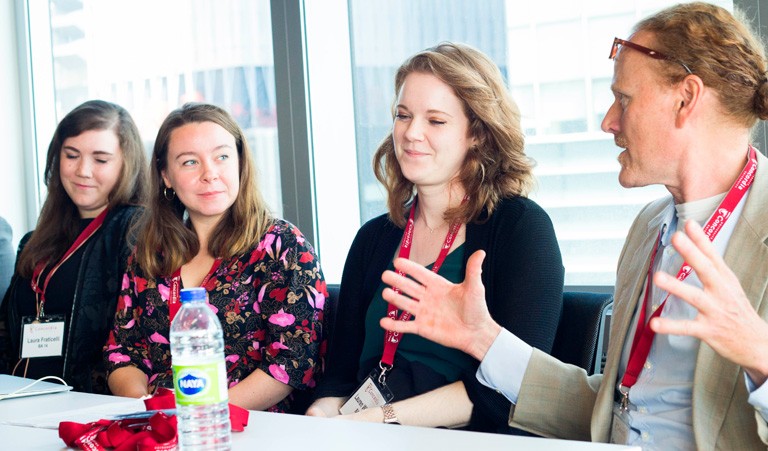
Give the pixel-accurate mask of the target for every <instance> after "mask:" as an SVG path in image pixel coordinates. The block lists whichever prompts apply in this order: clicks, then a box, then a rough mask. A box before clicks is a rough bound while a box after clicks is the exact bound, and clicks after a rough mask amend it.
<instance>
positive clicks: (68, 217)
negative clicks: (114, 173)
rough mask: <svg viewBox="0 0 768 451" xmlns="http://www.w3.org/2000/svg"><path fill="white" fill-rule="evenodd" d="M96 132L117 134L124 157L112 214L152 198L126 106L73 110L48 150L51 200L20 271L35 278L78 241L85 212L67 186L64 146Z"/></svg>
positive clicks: (99, 103) (91, 104) (89, 105)
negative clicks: (42, 267)
mask: <svg viewBox="0 0 768 451" xmlns="http://www.w3.org/2000/svg"><path fill="white" fill-rule="evenodd" d="M91 130H112V131H114V132H115V134H116V135H117V137H118V140H119V142H120V149H121V150H122V153H123V166H122V168H121V170H120V175H119V178H118V181H117V183H116V184H115V187H114V188H113V189H112V192H110V193H109V198H108V205H107V209H112V208H114V207H116V206H119V205H141V204H142V203H143V202H144V198H145V195H146V186H147V184H146V178H147V160H146V157H145V154H144V145H143V144H142V142H141V136H140V135H139V129H138V128H137V127H136V124H135V123H134V122H133V119H132V118H131V115H130V114H128V111H126V110H125V109H124V108H123V107H121V106H119V105H116V104H114V103H110V102H105V101H103V100H89V101H87V102H85V103H83V104H82V105H79V106H78V107H76V108H75V109H74V110H72V111H70V112H69V113H68V114H67V115H66V116H64V119H62V120H61V122H59V124H58V126H57V127H56V131H55V132H54V133H53V138H52V139H51V143H50V145H49V146H48V155H47V157H46V163H45V172H44V174H45V184H46V187H47V189H48V196H47V197H46V199H45V203H43V208H42V210H41V211H40V216H39V217H38V220H37V226H36V227H35V232H34V233H33V234H32V237H31V238H30V239H29V242H27V244H26V245H25V246H24V250H23V251H22V253H21V255H20V256H19V265H18V268H17V271H18V272H19V274H20V275H21V276H23V277H31V275H32V270H33V269H34V267H35V265H36V264H37V263H38V262H40V261H49V262H50V261H56V260H58V259H59V258H61V257H62V256H63V255H64V253H65V252H66V251H67V249H68V248H69V246H70V245H71V244H72V243H73V242H74V241H75V239H76V238H77V235H78V232H79V227H80V213H79V212H78V209H77V206H76V205H75V204H74V202H72V199H71V198H70V197H69V195H68V194H67V192H66V191H65V190H64V186H63V185H62V184H61V175H60V173H59V170H60V166H59V161H60V159H61V147H62V146H63V145H64V141H66V140H67V139H68V138H72V137H75V136H79V135H80V134H82V133H84V132H87V131H91Z"/></svg>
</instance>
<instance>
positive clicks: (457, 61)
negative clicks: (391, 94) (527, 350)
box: [373, 42, 533, 227]
mask: <svg viewBox="0 0 768 451" xmlns="http://www.w3.org/2000/svg"><path fill="white" fill-rule="evenodd" d="M413 72H420V73H427V74H431V75H434V76H435V77H437V78H438V79H440V80H441V81H442V82H444V83H445V84H447V85H448V86H450V87H451V88H453V91H454V93H455V94H456V96H457V97H458V98H459V100H460V101H461V103H462V104H463V105H464V112H465V114H466V115H467V118H468V119H469V134H470V135H471V136H472V137H474V138H475V139H476V142H477V143H476V145H474V146H472V147H471V148H470V149H469V151H468V153H467V157H466V160H465V161H464V165H463V167H462V169H461V171H460V173H459V175H458V177H457V182H458V183H460V184H461V186H462V187H463V188H464V190H465V191H466V192H467V193H471V196H470V197H469V199H468V200H467V201H466V202H464V203H462V204H461V205H459V206H458V207H455V208H451V209H449V210H447V211H446V212H445V213H444V218H445V220H446V221H447V222H455V221H458V222H461V223H469V222H483V221H484V220H486V219H487V218H488V216H490V215H491V214H492V213H493V211H494V209H495V207H496V205H498V203H499V202H500V201H501V200H502V199H503V198H505V197H510V196H526V195H527V194H528V192H529V191H530V189H531V188H532V186H533V173H532V170H533V162H532V160H531V159H530V158H528V157H527V156H526V155H525V150H524V145H525V138H524V135H523V131H522V128H521V126H520V112H519V110H518V108H517V105H516V104H515V102H514V101H513V100H512V97H511V96H510V95H509V93H508V92H507V88H506V85H505V84H504V79H503V77H502V75H501V72H500V71H499V68H498V67H497V66H496V64H495V63H494V62H493V61H491V59H490V58H488V57H487V56H486V55H485V54H483V53H482V52H480V51H479V50H477V49H474V48H472V47H470V46H468V45H466V44H459V43H451V42H444V43H441V44H439V45H437V46H435V47H432V48H429V49H426V50H424V51H422V52H419V53H417V54H415V55H413V56H411V57H410V58H408V59H407V60H406V61H405V62H404V63H403V64H402V65H401V66H400V68H399V69H398V70H397V74H396V75H395V98H397V95H398V93H399V92H400V88H401V87H402V86H403V83H404V81H405V78H406V77H407V76H408V75H409V74H411V73H413ZM394 116H395V111H394V106H393V111H392V117H393V119H394ZM373 170H374V173H375V175H376V178H377V179H378V180H379V181H380V182H381V183H382V184H383V185H384V187H385V188H386V190H387V207H388V210H389V216H390V219H391V220H392V222H394V223H395V224H397V225H398V226H400V227H404V226H405V213H406V211H407V209H408V208H409V206H410V202H411V201H412V199H413V196H414V186H413V183H411V182H410V181H409V180H408V179H406V178H405V176H404V175H403V173H402V171H401V170H400V165H399V164H398V162H397V157H396V156H395V146H394V141H393V139H392V136H391V134H390V135H388V136H387V137H386V138H385V139H384V140H383V141H382V143H381V144H380V145H379V148H378V149H377V150H376V153H375V155H374V157H373Z"/></svg>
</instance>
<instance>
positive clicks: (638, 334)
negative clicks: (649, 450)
mask: <svg viewBox="0 0 768 451" xmlns="http://www.w3.org/2000/svg"><path fill="white" fill-rule="evenodd" d="M756 170H757V155H756V152H755V149H754V148H753V147H752V146H750V147H749V158H748V161H747V165H746V166H744V169H743V170H742V171H741V174H740V175H739V177H738V178H737V179H736V182H734V184H733V186H732V187H731V189H730V190H729V191H728V194H726V195H725V198H724V199H723V201H722V202H721V203H720V205H719V206H718V207H717V209H716V210H715V212H714V214H712V217H710V218H709V221H707V224H706V225H705V226H704V233H705V234H706V235H707V237H708V238H709V240H710V241H713V240H714V239H715V237H716V236H717V234H718V233H719V232H720V230H721V229H722V228H723V225H725V223H726V221H728V219H729V218H730V216H731V213H733V210H734V209H736V206H738V205H739V202H741V199H742V198H743V197H744V195H745V194H746V193H747V190H748V189H749V187H750V185H752V181H753V180H754V179H755V172H756ZM660 240H661V232H659V237H658V238H657V240H656V246H654V248H653V251H652V252H651V263H650V265H649V266H648V277H647V281H646V285H645V297H644V298H643V304H642V305H641V306H640V312H639V313H638V320H637V330H636V331H635V338H634V340H633V341H632V348H631V349H630V352H629V362H628V363H627V370H626V372H625V373H624V377H623V378H622V379H621V384H619V391H620V392H621V393H622V395H623V399H622V407H623V408H626V405H627V402H628V398H627V397H628V392H629V388H630V387H632V386H633V385H635V382H637V378H638V376H639V375H640V372H641V371H642V369H643V364H644V363H645V361H646V360H647V359H648V354H649V353H650V352H651V344H652V343H653V338H654V337H655V336H656V333H655V332H654V331H653V330H651V328H650V327H648V324H647V323H646V320H645V315H646V313H645V311H646V307H647V305H648V299H649V297H650V292H651V278H652V277H653V262H654V260H655V259H656V253H657V251H658V249H659V242H660ZM690 273H691V266H690V265H689V264H688V263H687V262H683V265H682V266H681V267H680V271H679V272H678V273H677V280H679V281H681V282H682V281H683V280H685V279H686V278H687V277H688V275H689V274H690ZM667 299H669V293H667V295H666V296H665V297H664V300H663V301H662V302H661V304H659V307H658V308H657V309H656V310H655V311H654V312H653V314H652V315H651V317H650V318H649V319H648V322H650V320H651V319H653V318H656V317H658V316H659V315H661V311H662V309H663V308H664V304H665V303H666V302H667Z"/></svg>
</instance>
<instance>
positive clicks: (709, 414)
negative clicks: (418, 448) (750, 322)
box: [509, 153, 768, 450]
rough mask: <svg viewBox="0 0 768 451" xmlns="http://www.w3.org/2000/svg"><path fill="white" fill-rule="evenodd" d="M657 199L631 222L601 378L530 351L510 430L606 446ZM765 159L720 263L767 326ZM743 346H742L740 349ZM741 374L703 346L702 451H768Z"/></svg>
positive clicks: (699, 390) (767, 436) (659, 208)
mask: <svg viewBox="0 0 768 451" xmlns="http://www.w3.org/2000/svg"><path fill="white" fill-rule="evenodd" d="M671 202H672V199H671V198H665V199H660V200H657V201H655V202H652V203H651V204H649V205H647V206H646V207H645V208H644V209H643V211H641V212H640V214H639V215H638V216H637V218H636V219H635V222H634V224H632V228H631V229H630V231H629V234H628V235H627V240H626V242H625V244H624V249H623V250H622V253H621V256H620V258H619V264H618V271H617V276H616V290H615V293H614V299H615V302H614V308H613V317H612V321H611V332H610V340H609V344H610V345H609V349H608V356H607V360H606V366H605V369H604V374H603V375H593V376H587V373H586V372H585V371H584V370H583V369H581V368H578V367H576V366H573V365H566V364H564V363H562V362H560V361H558V360H556V359H555V358H553V357H551V356H549V355H547V354H545V353H543V352H540V351H538V350H534V353H533V356H532V357H531V361H530V364H529V365H528V368H527V370H526V372H525V377H524V379H523V384H522V389H521V390H520V395H519V397H518V402H517V405H516V406H515V405H513V406H512V410H511V412H510V420H509V424H510V425H511V426H515V427H518V428H521V429H525V430H528V431H531V432H533V433H536V434H539V435H543V436H546V437H558V438H566V439H573V440H591V441H596V442H607V441H609V439H610V434H611V419H612V409H613V402H614V401H613V397H614V389H615V386H616V383H617V373H618V366H619V361H620V359H621V352H622V349H623V346H624V342H625V340H626V339H627V333H628V330H629V327H630V323H631V320H632V315H633V313H634V311H635V308H636V307H637V303H638V299H639V297H640V293H641V291H642V289H643V284H644V282H645V276H646V274H647V271H648V264H649V260H650V253H651V247H652V246H653V245H654V244H655V241H656V239H657V237H658V233H659V228H660V226H661V221H662V220H663V212H664V210H665V209H666V208H667V207H668V206H669V205H670V203H671ZM767 240H768V159H766V158H765V157H764V156H763V155H762V154H760V153H758V168H757V174H756V175H755V181H754V184H753V185H752V188H751V190H750V192H749V194H748V198H747V200H746V204H745V205H744V210H743V211H742V214H741V217H740V218H739V221H738V222H737V223H736V227H735V229H734V231H733V235H732V236H731V239H730V242H729V243H728V248H727V249H726V252H725V261H726V263H728V266H729V267H730V268H731V269H732V270H733V271H734V273H735V274H736V275H737V276H738V278H739V281H740V282H741V286H742V288H743V289H744V291H745V292H746V294H747V297H748V298H749V299H750V301H751V302H752V306H753V307H754V308H755V310H756V311H757V312H758V313H759V314H760V316H761V317H762V318H763V319H764V320H766V321H768V300H766V297H767V296H766V295H767V293H766V288H767V287H768V242H767ZM744 345H745V346H748V344H747V343H744ZM747 396H748V393H747V389H746V385H745V383H744V373H743V371H742V370H741V368H740V367H739V366H737V365H735V364H733V363H731V362H730V361H728V360H726V359H724V358H722V357H720V356H719V355H718V354H717V353H716V352H715V351H714V350H713V349H712V348H710V347H709V346H708V345H707V344H705V343H702V344H701V346H700V348H699V354H698V358H697V361H696V369H695V372H694V378H693V432H694V436H695V439H696V447H697V448H698V449H701V450H710V449H712V450H715V449H717V450H748V449H766V444H768V425H766V422H765V420H763V418H762V416H760V414H759V413H757V412H756V411H755V409H754V408H753V407H752V406H751V405H750V404H749V403H748V402H747Z"/></svg>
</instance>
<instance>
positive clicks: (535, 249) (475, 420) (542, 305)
mask: <svg viewBox="0 0 768 451" xmlns="http://www.w3.org/2000/svg"><path fill="white" fill-rule="evenodd" d="M402 236H403V229H401V228H398V227H397V226H395V225H394V224H393V223H392V222H391V221H390V220H389V219H388V218H387V216H386V215H382V216H379V217H377V218H374V219H372V220H370V221H368V222H367V223H366V224H364V225H363V227H362V228H361V229H360V230H359V231H358V233H357V236H356V237H355V240H354V241H353V243H352V247H351V248H350V251H349V254H348V255H347V260H346V263H345V265H344V273H343V275H342V279H341V288H340V292H339V299H338V303H337V305H336V312H337V313H336V318H335V321H334V328H333V330H332V331H331V334H332V335H331V337H330V346H329V350H328V357H327V360H326V361H327V367H326V373H325V375H324V377H323V379H322V380H321V381H320V383H319V385H318V387H317V391H316V397H318V398H319V397H326V396H337V397H338V396H349V395H350V394H351V393H352V391H353V390H354V389H355V388H357V386H358V384H359V383H360V382H361V381H358V380H357V374H358V366H359V359H360V353H361V350H362V346H363V340H364V337H365V315H366V311H367V309H368V305H369V303H370V302H371V300H372V298H373V296H374V294H375V291H376V289H377V288H378V287H379V284H380V283H381V274H382V273H383V272H384V271H385V270H386V268H387V266H388V265H389V263H390V262H391V261H392V259H393V256H394V255H395V252H396V251H397V249H398V246H399V245H400V240H401V238H402ZM479 249H483V250H485V252H486V254H487V255H486V257H485V260H484V261H483V273H482V279H483V285H484V286H485V290H486V301H487V303H488V309H489V311H490V313H491V316H492V317H493V318H494V319H495V320H496V321H497V322H498V323H499V324H501V326H502V327H504V328H506V329H507V330H509V331H511V332H512V333H514V334H515V335H517V336H518V337H520V339H522V340H524V341H525V342H526V343H528V344H530V345H531V346H534V347H536V348H538V349H541V350H542V351H545V352H550V351H551V349H552V344H553V342H554V339H555V333H556V331H557V324H558V322H559V320H560V313H561V310H562V293H563V273H564V269H563V264H562V259H561V257H560V248H559V247H558V244H557V239H556V237H555V232H554V229H553V227H552V222H551V221H550V219H549V216H548V215H547V214H546V213H545V212H544V210H542V209H541V207H539V206H538V205H537V204H536V203H535V202H533V201H532V200H529V199H526V198H520V197H515V198H509V199H504V200H503V201H502V202H500V203H499V205H498V207H497V209H496V211H495V212H494V213H493V215H491V217H490V218H487V221H485V222H484V223H482V224H475V223H470V224H467V228H466V241H465V253H464V265H465V266H466V261H467V259H468V258H469V256H470V255H472V254H473V253H474V252H475V251H477V250H479ZM478 365H479V362H478ZM478 365H475V367H474V370H473V371H472V372H471V373H466V374H463V375H462V380H463V382H464V385H465V387H466V389H467V393H468V395H469V397H470V399H471V400H472V402H473V404H474V409H473V413H472V419H471V420H470V424H469V429H471V430H476V431H493V432H509V431H510V430H511V428H509V427H508V425H507V422H508V418H509V411H510V406H511V403H510V402H509V401H508V400H507V399H506V398H505V397H504V396H503V395H501V394H499V393H497V392H496V391H495V390H492V389H490V388H488V387H485V386H484V385H482V384H480V382H478V381H477V379H476V377H475V371H476V370H477V366H478Z"/></svg>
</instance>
